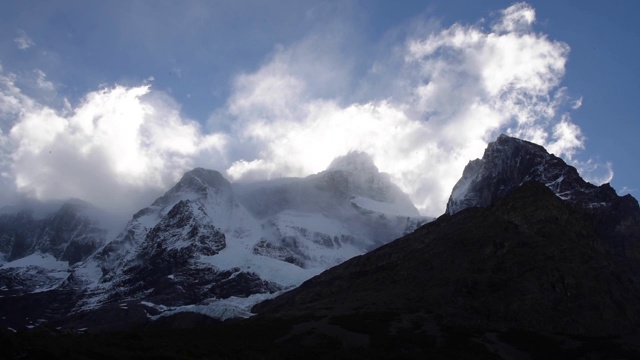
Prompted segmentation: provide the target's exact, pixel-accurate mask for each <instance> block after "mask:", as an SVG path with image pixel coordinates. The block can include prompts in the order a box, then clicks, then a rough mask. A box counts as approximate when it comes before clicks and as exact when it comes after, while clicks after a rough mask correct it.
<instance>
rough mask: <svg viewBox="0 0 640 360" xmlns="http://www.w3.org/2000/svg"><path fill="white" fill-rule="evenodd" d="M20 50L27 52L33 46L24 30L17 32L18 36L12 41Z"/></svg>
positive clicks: (33, 43)
mask: <svg viewBox="0 0 640 360" xmlns="http://www.w3.org/2000/svg"><path fill="white" fill-rule="evenodd" d="M13 41H14V42H15V43H16V46H18V49H20V50H27V49H28V48H30V47H33V46H34V45H35V42H33V40H32V39H31V38H30V37H29V35H27V33H26V32H25V31H24V30H18V36H17V37H16V38H15V39H13Z"/></svg>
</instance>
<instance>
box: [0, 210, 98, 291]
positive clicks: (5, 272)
mask: <svg viewBox="0 0 640 360" xmlns="http://www.w3.org/2000/svg"><path fill="white" fill-rule="evenodd" d="M50 206H51V207H52V208H53V210H52V211H51V212H48V213H45V214H39V213H38V211H37V210H36V209H35V207H34V206H26V207H21V208H17V209H11V208H9V209H7V208H5V209H3V211H2V213H0V257H1V258H2V261H1V262H0V295H2V296H5V295H9V294H11V295H17V294H25V293H29V292H34V291H43V290H46V289H51V288H53V287H55V286H57V285H59V284H60V283H61V282H62V281H63V280H64V279H65V278H66V277H67V276H68V271H69V268H70V266H72V265H74V264H77V263H80V262H81V261H83V260H85V259H86V258H88V257H89V256H90V255H91V254H93V253H94V252H95V251H96V250H97V249H98V248H100V247H101V246H102V245H103V244H104V243H105V242H106V240H107V234H108V232H107V230H105V229H104V228H103V227H102V226H101V224H100V222H99V221H98V220H97V219H96V214H95V213H94V209H92V208H91V207H90V205H88V204H86V203H83V202H81V201H70V202H66V203H63V204H61V205H58V206H55V205H50Z"/></svg>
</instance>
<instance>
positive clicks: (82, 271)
mask: <svg viewBox="0 0 640 360" xmlns="http://www.w3.org/2000/svg"><path fill="white" fill-rule="evenodd" d="M424 221H425V218H423V217H421V216H420V215H419V213H418V211H417V209H416V208H415V207H414V206H413V204H412V203H411V201H410V200H409V198H408V196H407V195H406V194H404V193H402V191H401V190H400V189H399V188H398V187H397V186H395V185H394V184H392V183H391V181H390V179H389V177H388V175H386V174H383V173H380V172H379V171H378V169H377V168H376V167H375V165H374V164H373V161H372V160H371V158H370V157H369V156H368V155H366V154H362V153H357V152H354V153H350V154H348V155H346V156H345V157H342V158H338V159H336V160H335V161H334V163H333V164H332V165H331V166H330V167H329V168H328V169H327V170H326V171H323V172H321V173H319V174H316V175H312V176H309V177H306V178H292V179H285V180H277V181H267V182H262V183H254V184H238V185H235V186H234V185H232V184H231V183H229V181H227V180H226V179H225V178H224V177H223V176H222V175H221V174H220V173H219V172H217V171H213V170H205V169H200V168H198V169H194V170H192V171H189V172H187V173H185V175H184V176H183V177H182V179H181V180H180V181H179V182H178V183H177V184H176V185H175V186H174V187H173V188H171V189H170V190H169V191H167V192H166V193H165V194H164V195H163V196H162V197H160V198H158V199H157V200H156V201H155V202H153V203H152V204H151V205H150V206H149V207H147V208H144V209H142V210H140V211H139V212H137V213H136V214H134V215H133V217H132V219H131V220H130V221H129V223H128V224H127V225H126V226H125V228H124V230H122V231H121V232H120V233H119V235H118V236H117V237H116V238H115V239H113V240H111V241H109V242H108V243H106V244H105V245H104V246H103V247H101V248H99V249H98V250H97V251H95V252H94V253H93V254H92V255H91V256H89V257H88V258H86V259H84V260H83V261H82V262H79V263H77V264H75V265H74V266H73V267H72V268H71V269H67V268H64V269H62V270H63V271H62V272H61V273H60V274H58V275H59V277H58V283H57V285H56V286H50V287H49V290H50V291H49V295H50V299H49V302H50V305H44V306H45V307H47V306H51V307H57V309H56V311H49V312H47V313H48V314H49V317H50V318H51V317H59V316H62V315H65V316H66V315H68V314H69V313H75V314H78V313H79V314H82V313H85V312H94V314H95V313H96V311H98V312H99V311H107V310H105V309H111V308H114V307H115V308H116V309H119V310H131V311H137V314H138V315H139V314H150V315H149V316H152V315H153V316H156V317H157V316H159V315H160V314H162V313H164V314H173V313H176V312H180V311H198V312H203V313H206V314H207V315H210V316H214V317H218V318H227V317H234V316H247V315H248V308H249V307H250V306H251V305H252V304H253V303H255V302H257V301H260V300H263V299H265V298H268V297H271V296H274V295H275V294H276V293H277V292H279V291H282V290H285V289H290V288H292V287H295V286H297V285H299V284H300V283H302V282H303V281H304V280H306V279H308V278H310V277H312V276H314V275H317V274H318V273H320V272H322V271H324V270H326V269H327V268H329V267H331V266H334V265H336V264H339V263H341V262H343V261H345V260H347V259H349V258H351V257H353V256H356V255H360V254H363V253H365V252H367V251H369V250H371V249H373V248H376V247H378V246H380V245H382V244H384V243H387V242H389V241H391V240H393V239H395V238H397V237H398V236H401V235H402V234H404V233H407V232H410V231H412V230H413V229H415V228H416V227H417V226H418V224H420V223H421V222H424ZM43 273H46V271H43ZM27 293H28V292H27ZM69 294H71V295H69ZM43 296H45V297H46V294H45V295H42V294H40V295H38V297H39V298H40V297H43ZM68 296H71V297H72V298H73V299H72V300H69V299H68ZM58 297H60V298H64V299H65V300H64V302H65V304H66V306H63V307H59V306H58V305H57V304H56V302H57V300H56V298H58ZM2 302H3V300H2V299H0V303H2ZM45 302H46V301H45ZM35 303H37V304H39V305H37V306H41V304H40V303H41V302H40V300H38V301H36V302H35ZM0 305H1V304H0ZM34 306H35V305H34ZM9 308H11V307H8V308H7V309H9ZM25 311H26V310H21V311H20V312H21V313H23V312H25ZM108 311H111V310H108ZM125 312H126V311H122V314H124V313H125ZM87 316H89V317H91V316H94V315H87ZM96 316H97V315H96ZM135 317H136V316H130V318H135ZM143 317H144V320H147V319H148V316H147V315H144V316H143ZM96 318H100V320H95V319H94V320H91V321H88V323H90V324H95V323H96V322H100V323H104V322H105V318H106V320H108V319H116V318H118V317H117V316H113V315H109V316H102V317H101V316H97V317H96ZM138 320H141V319H138ZM118 321H120V320H118ZM78 326H80V325H78Z"/></svg>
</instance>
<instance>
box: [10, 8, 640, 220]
mask: <svg viewBox="0 0 640 360" xmlns="http://www.w3.org/2000/svg"><path fill="white" fill-rule="evenodd" d="M638 6H639V5H636V4H635V2H630V1H614V2H610V3H607V5H606V6H603V5H602V3H601V2H596V1H591V2H590V1H581V2H576V1H568V0H567V1H562V0H558V1H530V2H527V3H514V2H509V1H482V2H480V1H462V0H456V1H451V0H449V1H402V2H390V1H234V2H230V1H180V2H178V1H175V2H169V1H109V2H104V1H103V2H98V1H91V2H81V1H56V2H50V1H19V2H18V1H16V2H2V4H0V67H1V68H0V130H1V131H2V133H1V134H0V151H1V154H0V170H1V171H2V178H1V181H2V183H3V189H4V190H3V193H2V194H0V200H2V202H9V201H11V200H12V199H15V197H16V194H19V196H27V197H35V198H39V199H43V200H48V199H57V198H65V197H78V198H82V199H85V200H88V201H91V202H93V203H95V204H97V205H99V206H101V207H104V208H106V209H109V210H113V211H119V212H129V211H134V210H135V209H137V208H140V207H142V206H144V205H146V204H147V203H148V202H149V201H151V200H152V199H153V198H154V197H155V196H157V195H158V194H159V193H161V192H162V191H163V190H164V189H166V188H167V187H168V186H170V184H171V183H172V182H174V181H175V180H176V178H178V177H179V176H180V174H181V173H182V172H183V171H184V170H186V169H189V168H191V167H194V166H204V167H208V168H214V169H217V170H220V171H221V172H223V173H224V174H225V175H226V176H227V177H228V178H230V179H232V180H236V181H243V180H245V181H248V180H255V179H264V178H273V177H279V176H303V175H307V174H311V173H314V172H317V171H320V170H322V169H324V168H325V167H326V166H327V165H328V164H329V163H330V161H331V160H332V159H333V158H334V157H335V156H339V155H343V154H344V153H345V152H347V151H350V150H362V151H367V152H369V153H370V154H372V156H373V158H374V160H375V161H376V164H377V165H378V166H379V167H380V169H381V170H383V171H386V172H388V173H390V175H391V177H392V179H393V180H394V181H396V182H397V183H398V184H399V185H400V186H401V187H402V188H403V189H404V190H405V191H406V192H408V193H409V194H410V195H411V197H412V199H413V200H414V202H415V203H416V204H417V206H418V207H419V208H420V209H421V210H422V211H423V212H424V213H425V214H428V215H438V214H439V213H441V212H442V211H443V210H444V206H445V203H446V198H447V197H448V195H449V193H450V191H451V187H452V186H453V184H454V183H455V181H456V180H457V179H458V178H459V176H460V175H461V172H462V169H463V168H464V165H465V164H466V163H467V162H468V161H469V160H471V159H474V158H477V157H480V156H482V150H483V149H484V147H485V146H486V144H487V142H489V141H491V140H492V139H494V138H495V137H496V136H497V134H499V133H501V132H508V133H510V134H512V135H516V136H520V137H524V138H527V139H530V140H534V141H536V142H539V143H541V144H543V145H545V146H546V147H547V148H548V149H549V150H550V151H553V152H554V153H556V154H558V155H560V156H562V157H563V158H564V159H565V160H566V161H568V162H569V163H571V164H573V165H574V166H576V167H577V168H578V169H579V171H580V172H581V173H582V174H583V176H584V177H586V178H587V179H588V180H590V181H592V182H595V183H601V182H603V181H611V182H612V185H613V186H614V187H615V188H616V189H617V190H618V191H619V192H620V193H626V192H630V193H631V194H633V195H635V196H637V195H638V191H640V190H639V189H640V171H639V170H638V166H637V163H638V161H637V160H636V154H638V153H639V152H640V151H639V150H640V146H639V145H638V141H637V140H636V138H637V137H638V135H639V134H640V121H639V120H638V119H639V117H638V110H637V106H635V98H636V97H637V95H638V94H640V91H639V90H640V88H639V87H640V85H639V84H640V70H639V68H638V66H637V64H638V63H640V61H638V60H640V59H639V54H640V41H639V40H640V39H638V37H639V36H640V25H638V22H637V21H635V18H634V14H637V10H638Z"/></svg>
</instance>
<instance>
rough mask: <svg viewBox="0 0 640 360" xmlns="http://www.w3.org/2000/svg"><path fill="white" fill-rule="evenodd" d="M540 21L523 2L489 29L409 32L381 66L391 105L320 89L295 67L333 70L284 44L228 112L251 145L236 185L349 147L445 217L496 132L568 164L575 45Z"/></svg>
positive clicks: (236, 166)
mask: <svg viewBox="0 0 640 360" xmlns="http://www.w3.org/2000/svg"><path fill="white" fill-rule="evenodd" d="M534 22H535V10H534V9H533V8H532V7H530V6H529V5H527V4H524V3H519V4H516V5H513V6H511V7H509V8H507V9H505V10H504V11H502V12H501V13H500V17H499V18H498V19H496V20H495V21H494V22H493V25H492V27H491V28H490V29H485V28H482V27H480V26H476V25H464V24H454V25H453V26H451V27H448V28H444V29H438V30H435V31H431V32H429V33H418V34H417V35H413V36H409V37H408V38H406V39H405V41H404V45H402V46H401V47H397V45H395V44H394V46H396V47H395V48H394V49H393V51H392V50H391V49H390V51H389V52H390V53H393V54H394V56H393V57H392V58H389V59H385V60H384V61H386V63H384V62H382V61H378V62H377V63H376V66H378V67H379V68H386V69H387V71H390V70H391V69H393V71H394V74H395V76H394V77H389V78H387V77H385V80H384V81H387V83H386V84H378V86H376V88H381V89H384V88H385V87H388V88H393V89H395V93H394V94H393V96H390V97H387V98H386V100H371V101H364V102H357V103H346V104H345V103H344V98H340V97H334V98H326V97H316V96H313V92H314V81H313V78H312V77H307V76H304V75H301V74H297V73H295V72H292V71H290V70H289V69H291V68H296V67H298V66H300V63H302V64H304V65H305V66H307V67H310V66H315V69H316V70H315V72H314V75H313V76H315V77H318V76H320V77H323V78H331V75H332V74H334V73H335V68H333V67H323V64H322V63H319V62H314V61H313V58H312V57H309V56H304V51H301V50H300V48H299V46H298V45H294V46H292V47H291V48H288V49H281V50H280V51H279V52H278V53H276V55H275V56H273V57H272V58H271V59H270V60H269V61H268V62H267V63H265V64H264V65H263V66H262V67H261V68H260V69H259V70H258V71H256V72H254V73H249V74H243V75H241V76H239V77H238V79H237V81H236V83H235V88H234V91H235V93H234V95H233V96H232V97H231V98H230V101H229V105H228V107H227V109H226V116H229V117H231V118H233V119H235V121H236V124H239V125H236V127H235V129H234V132H233V137H236V138H238V139H239V140H240V141H241V142H243V143H245V144H250V145H251V146H250V147H251V148H252V149H255V150H254V152H253V153H251V154H247V155H246V157H245V158H243V159H240V160H238V161H236V162H235V163H233V164H232V165H231V166H230V167H229V168H228V170H227V172H228V174H229V175H230V176H231V177H232V178H234V179H238V180H242V179H244V178H250V179H255V178H260V177H263V178H264V177H278V176H287V175H305V174H309V173H313V172H317V171H320V170H322V169H323V168H324V167H325V166H326V165H327V164H328V163H329V162H330V161H331V159H333V158H334V157H336V156H339V155H341V154H344V153H346V152H347V151H350V150H361V151H366V152H368V153H370V154H371V155H372V156H373V158H374V160H375V161H376V163H377V165H378V166H379V167H380V168H381V169H382V170H384V171H386V172H388V173H390V174H391V176H392V178H393V180H394V181H396V182H397V183H398V184H399V185H400V186H401V187H402V188H403V189H404V190H405V191H407V192H408V193H409V194H410V195H411V197H412V199H413V200H414V202H415V203H416V204H417V206H418V207H419V208H421V209H422V211H423V212H425V213H427V214H430V215H438V214H440V213H442V211H443V209H444V206H445V204H446V200H447V197H448V195H449V193H450V191H451V188H452V187H453V184H454V183H455V182H456V181H457V179H458V178H459V177H460V175H461V173H462V169H463V168H464V166H465V165H466V163H467V162H468V161H469V160H471V159H474V158H477V157H480V156H482V151H483V149H484V148H485V147H486V145H487V142H488V141H491V140H492V139H493V138H494V137H495V136H496V135H497V133H499V132H503V131H505V132H508V133H511V134H512V135H516V136H520V137H523V138H526V139H531V140H535V141H536V142H538V143H541V144H543V145H545V146H548V147H549V148H550V149H552V151H554V152H556V153H557V154H558V155H561V156H564V157H565V158H568V159H571V158H572V156H573V155H574V154H575V153H576V151H578V150H579V149H582V148H583V147H584V137H583V136H582V134H581V131H580V128H579V127H578V126H577V125H575V124H574V123H573V122H572V119H571V117H570V116H569V115H568V114H566V113H562V109H563V107H566V106H567V100H566V96H565V95H564V94H565V91H566V90H565V89H563V88H560V87H559V84H560V81H561V79H562V77H563V75H564V71H565V64H566V60H567V55H568V52H569V47H568V46H567V45H566V44H564V43H562V42H557V41H551V40H549V39H548V38H547V37H546V36H544V35H543V34H538V33H536V32H534V31H533V29H532V26H533V25H534ZM304 46H308V45H307V44H305V45H304ZM311 48H316V49H317V48H318V46H315V47H311ZM281 54H287V56H281ZM291 54H295V55H296V56H291ZM310 62H311V63H310ZM391 64H394V65H395V67H394V68H392V67H391V66H390V65H391ZM398 64H399V66H398ZM390 68H391V69H390ZM367 84H368V85H369V84H370V82H367Z"/></svg>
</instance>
